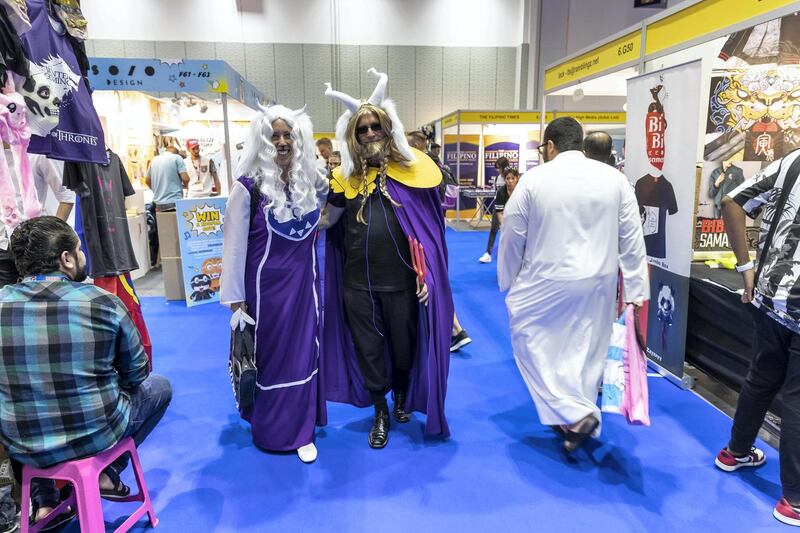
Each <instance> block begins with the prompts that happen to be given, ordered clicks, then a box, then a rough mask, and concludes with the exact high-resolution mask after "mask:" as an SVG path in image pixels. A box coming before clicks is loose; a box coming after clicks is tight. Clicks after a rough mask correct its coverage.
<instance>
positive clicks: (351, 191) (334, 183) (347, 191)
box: [331, 148, 442, 200]
mask: <svg viewBox="0 0 800 533" xmlns="http://www.w3.org/2000/svg"><path fill="white" fill-rule="evenodd" d="M411 151H412V152H413V153H414V156H416V158H417V161H416V162H415V163H414V164H412V165H411V166H405V165H403V164H402V163H396V162H394V161H390V162H389V164H388V165H387V166H386V176H387V177H389V178H392V179H393V180H395V181H396V182H398V183H402V184H403V185H405V186H407V187H413V188H415V189H430V188H431V187H437V186H438V185H439V184H440V183H441V182H442V171H441V170H439V167H437V166H436V163H434V162H433V159H431V158H430V157H429V156H428V155H427V154H426V153H424V152H420V151H419V150H416V149H415V148H412V149H411ZM377 177H378V169H377V168H370V169H369V172H367V179H366V183H367V191H368V193H369V194H372V191H374V190H375V179H376V178H377ZM331 191H333V192H334V193H342V192H343V193H344V196H345V198H347V199H348V200H353V199H354V198H356V197H357V196H358V195H359V194H361V193H363V192H364V181H362V179H361V178H360V177H358V176H355V175H353V176H350V177H349V178H345V177H343V176H342V167H338V168H337V169H335V170H334V171H333V178H332V179H331Z"/></svg>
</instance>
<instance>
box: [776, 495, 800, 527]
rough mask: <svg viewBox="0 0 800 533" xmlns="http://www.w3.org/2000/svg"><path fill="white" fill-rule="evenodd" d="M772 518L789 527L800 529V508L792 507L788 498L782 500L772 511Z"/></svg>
mask: <svg viewBox="0 0 800 533" xmlns="http://www.w3.org/2000/svg"><path fill="white" fill-rule="evenodd" d="M772 516H774V517H775V518H777V519H778V520H779V521H781V522H783V523H784V524H786V525H789V526H797V527H800V508H799V507H792V506H791V505H790V504H789V502H788V501H786V498H781V499H780V501H779V502H778V503H777V504H776V505H775V510H774V511H772Z"/></svg>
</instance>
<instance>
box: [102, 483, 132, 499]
mask: <svg viewBox="0 0 800 533" xmlns="http://www.w3.org/2000/svg"><path fill="white" fill-rule="evenodd" d="M130 495H131V489H130V487H129V486H127V485H126V484H125V483H123V482H122V480H119V481H117V486H116V487H114V488H113V489H100V497H101V498H103V499H104V500H108V501H110V502H119V501H122V500H124V499H125V498H127V497H128V496H130Z"/></svg>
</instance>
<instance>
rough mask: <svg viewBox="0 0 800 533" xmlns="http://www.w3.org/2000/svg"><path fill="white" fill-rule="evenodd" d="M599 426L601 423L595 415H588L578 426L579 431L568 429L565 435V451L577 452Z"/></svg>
mask: <svg viewBox="0 0 800 533" xmlns="http://www.w3.org/2000/svg"><path fill="white" fill-rule="evenodd" d="M599 425H600V421H599V420H598V419H596V418H595V417H594V415H587V416H585V417H584V418H583V419H581V420H580V421H579V422H578V423H577V424H576V427H575V429H576V430H577V431H574V430H572V429H569V428H567V431H566V435H564V450H566V451H567V453H572V452H574V451H575V450H577V449H578V447H579V446H580V445H581V444H583V441H585V440H586V439H587V438H588V437H589V435H591V434H592V433H594V430H595V429H597V426H599Z"/></svg>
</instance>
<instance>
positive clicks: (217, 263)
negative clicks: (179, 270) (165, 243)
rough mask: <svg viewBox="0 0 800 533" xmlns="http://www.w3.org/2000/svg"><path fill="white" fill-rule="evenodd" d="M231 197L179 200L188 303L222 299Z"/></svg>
mask: <svg viewBox="0 0 800 533" xmlns="http://www.w3.org/2000/svg"><path fill="white" fill-rule="evenodd" d="M227 200H228V199H227V198H223V197H219V196H218V197H216V198H193V199H187V200H178V201H177V202H176V203H175V206H176V208H177V211H178V240H179V242H180V248H181V263H182V265H183V283H184V288H185V291H186V305H187V306H189V307H192V306H194V305H200V304H207V303H212V302H219V288H220V278H221V276H222V232H223V227H224V225H225V203H226V202H227Z"/></svg>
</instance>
